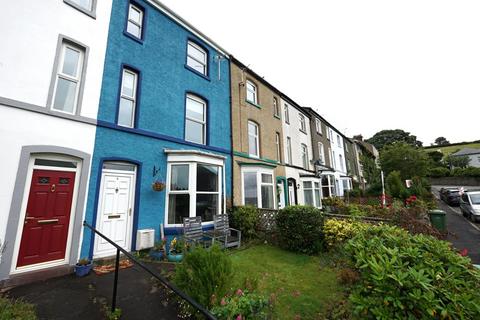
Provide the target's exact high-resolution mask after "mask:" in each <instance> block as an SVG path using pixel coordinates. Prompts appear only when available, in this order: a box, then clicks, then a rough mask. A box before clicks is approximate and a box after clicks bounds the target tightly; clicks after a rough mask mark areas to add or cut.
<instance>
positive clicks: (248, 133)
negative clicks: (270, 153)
mask: <svg viewBox="0 0 480 320" xmlns="http://www.w3.org/2000/svg"><path fill="white" fill-rule="evenodd" d="M251 124H252V125H254V126H255V128H256V136H254V137H255V138H256V139H255V143H256V149H257V154H252V153H250V125H251ZM247 136H248V155H249V156H250V157H252V158H260V125H259V124H258V123H256V122H255V121H253V120H248V122H247Z"/></svg>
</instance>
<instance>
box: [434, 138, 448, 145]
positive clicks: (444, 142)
mask: <svg viewBox="0 0 480 320" xmlns="http://www.w3.org/2000/svg"><path fill="white" fill-rule="evenodd" d="M435 144H436V145H437V146H444V145H447V144H450V141H448V140H447V139H446V138H445V137H438V138H437V139H435Z"/></svg>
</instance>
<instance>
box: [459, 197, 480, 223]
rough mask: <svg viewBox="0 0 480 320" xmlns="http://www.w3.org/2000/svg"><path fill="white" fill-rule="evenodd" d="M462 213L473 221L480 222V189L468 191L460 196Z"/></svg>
mask: <svg viewBox="0 0 480 320" xmlns="http://www.w3.org/2000/svg"><path fill="white" fill-rule="evenodd" d="M460 210H461V211H462V214H463V215H464V216H465V217H467V218H468V219H470V220H472V221H473V222H477V221H478V222H480V191H467V192H465V193H464V194H463V195H462V196H461V198H460Z"/></svg>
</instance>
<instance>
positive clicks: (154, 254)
mask: <svg viewBox="0 0 480 320" xmlns="http://www.w3.org/2000/svg"><path fill="white" fill-rule="evenodd" d="M148 255H149V256H150V258H152V259H153V260H163V257H164V256H165V254H164V253H163V251H156V250H150V252H149V253H148Z"/></svg>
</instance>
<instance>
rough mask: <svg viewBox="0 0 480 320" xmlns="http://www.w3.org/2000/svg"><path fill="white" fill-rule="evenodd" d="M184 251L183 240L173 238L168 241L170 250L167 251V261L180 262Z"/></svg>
mask: <svg viewBox="0 0 480 320" xmlns="http://www.w3.org/2000/svg"><path fill="white" fill-rule="evenodd" d="M184 249H185V242H184V241H183V240H177V238H176V237H175V238H173V239H172V241H170V248H169V250H168V257H167V258H168V261H170V262H180V261H182V259H183V251H184Z"/></svg>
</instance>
